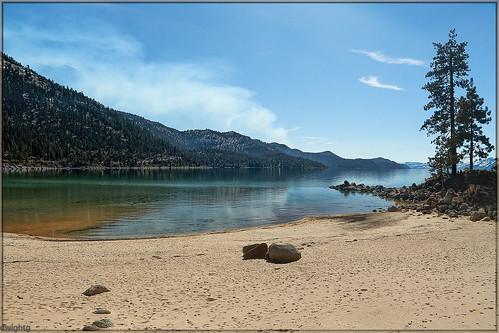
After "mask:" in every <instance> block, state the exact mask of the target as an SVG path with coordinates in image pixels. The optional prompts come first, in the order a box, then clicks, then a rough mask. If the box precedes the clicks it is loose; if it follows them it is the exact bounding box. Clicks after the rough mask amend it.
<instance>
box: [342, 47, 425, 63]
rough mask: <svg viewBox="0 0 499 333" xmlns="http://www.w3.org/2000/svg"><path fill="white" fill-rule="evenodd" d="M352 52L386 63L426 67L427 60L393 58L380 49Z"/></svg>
mask: <svg viewBox="0 0 499 333" xmlns="http://www.w3.org/2000/svg"><path fill="white" fill-rule="evenodd" d="M352 52H355V53H359V54H363V55H366V56H368V57H369V58H371V59H373V60H376V61H379V62H382V63H385V64H397V65H413V66H423V67H425V66H426V65H425V62H424V61H422V60H418V59H412V58H392V57H389V56H386V55H384V54H383V53H382V52H380V51H366V50H355V49H354V50H352Z"/></svg>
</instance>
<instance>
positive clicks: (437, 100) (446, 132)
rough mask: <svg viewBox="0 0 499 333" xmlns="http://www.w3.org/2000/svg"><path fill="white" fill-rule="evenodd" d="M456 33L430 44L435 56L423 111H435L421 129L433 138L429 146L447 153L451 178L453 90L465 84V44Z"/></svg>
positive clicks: (453, 160) (454, 142)
mask: <svg viewBox="0 0 499 333" xmlns="http://www.w3.org/2000/svg"><path fill="white" fill-rule="evenodd" d="M456 37H457V34H456V31H455V29H453V30H451V31H450V33H449V40H448V41H447V42H446V43H445V44H442V43H433V46H434V48H435V50H436V55H435V57H434V58H433V61H432V63H431V68H430V71H429V72H428V73H427V74H426V77H427V78H429V79H430V81H429V82H428V83H426V84H425V85H424V86H423V89H425V90H427V91H428V92H429V96H428V98H429V100H430V101H429V102H428V104H426V105H425V106H424V109H425V110H434V112H433V115H432V116H431V117H430V118H428V119H427V120H426V121H425V122H424V124H423V126H421V130H423V129H424V130H426V131H427V133H428V135H436V138H435V139H434V140H433V141H432V143H434V144H436V145H437V152H438V153H440V154H442V153H444V154H445V152H444V151H443V150H442V149H443V148H445V149H446V150H447V154H448V159H442V158H439V159H440V160H442V161H447V162H448V163H449V166H450V167H451V168H452V175H456V172H457V163H458V155H457V144H458V142H457V137H456V104H457V103H456V97H455V93H456V91H455V90H456V87H460V88H465V87H466V86H467V84H468V81H467V80H466V76H467V75H468V71H469V69H468V63H467V60H468V54H467V53H466V45H467V43H466V42H462V43H458V42H457V41H456Z"/></svg>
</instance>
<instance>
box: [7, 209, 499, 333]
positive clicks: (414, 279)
mask: <svg viewBox="0 0 499 333" xmlns="http://www.w3.org/2000/svg"><path fill="white" fill-rule="evenodd" d="M254 242H267V243H272V242H289V243H292V244H294V245H296V246H297V247H299V248H301V252H302V259H300V260H299V261H297V262H294V263H290V264H285V265H276V264H271V263H267V262H265V261H264V260H246V261H243V260H241V249H242V247H243V246H244V245H246V244H249V243H254ZM3 251H4V253H3V254H4V284H3V287H4V290H3V297H4V318H3V322H4V323H6V324H29V325H30V327H31V329H81V328H82V327H83V325H85V324H89V323H91V322H92V321H94V320H96V319H101V318H110V319H111V320H112V321H113V323H114V328H115V329H119V330H123V329H135V330H138V329H146V328H147V329H155V328H158V329H226V330H230V329H243V328H244V329H263V330H266V329H308V330H314V329H357V330H368V329H379V330H383V329H391V330H405V329H411V330H414V329H416V330H417V329H422V330H423V329H426V330H428V329H435V330H437V329H438V330H455V329H465V330H472V329H473V330H475V329H481V330H493V331H495V324H496V292H495V291H496V275H495V271H496V223H495V222H494V221H490V222H484V221H480V222H471V221H469V220H468V219H467V218H458V219H444V218H443V217H437V216H436V215H431V216H428V215H421V214H419V213H416V212H410V213H372V214H358V215H347V216H341V217H324V218H307V219H304V220H300V221H298V222H295V223H290V224H285V225H280V226H271V227H261V228H255V229H248V230H239V231H233V232H226V233H213V234H202V235H191V236H179V237H169V238H157V239H138V240H114V241H92V242H88V241H53V240H46V239H41V238H39V237H31V236H26V235H17V234H8V233H7V234H4V240H3ZM92 284H103V285H105V286H107V287H108V288H109V289H111V292H109V293H103V294H99V295H96V296H92V297H87V296H83V295H82V292H83V291H84V290H85V289H87V288H88V287H89V286H90V285H92ZM97 307H105V308H107V309H109V310H110V311H111V314H109V315H97V314H93V313H92V312H93V311H94V310H95V308H97Z"/></svg>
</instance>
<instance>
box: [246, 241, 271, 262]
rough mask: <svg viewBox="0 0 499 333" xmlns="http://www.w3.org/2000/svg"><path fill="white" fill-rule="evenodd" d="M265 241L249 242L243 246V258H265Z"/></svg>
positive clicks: (266, 248)
mask: <svg viewBox="0 0 499 333" xmlns="http://www.w3.org/2000/svg"><path fill="white" fill-rule="evenodd" d="M267 250H268V247H267V243H259V244H251V245H246V246H244V247H243V259H244V260H246V259H265V255H266V254H267Z"/></svg>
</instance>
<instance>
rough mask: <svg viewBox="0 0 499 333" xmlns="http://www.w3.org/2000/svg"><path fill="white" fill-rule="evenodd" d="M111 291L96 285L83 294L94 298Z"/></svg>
mask: <svg viewBox="0 0 499 333" xmlns="http://www.w3.org/2000/svg"><path fill="white" fill-rule="evenodd" d="M109 291H111V290H109V289H107V288H106V287H104V286H102V285H100V284H96V285H93V286H91V287H90V288H88V289H87V290H85V291H84V292H83V295H85V296H93V295H97V294H101V293H105V292H109Z"/></svg>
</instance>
